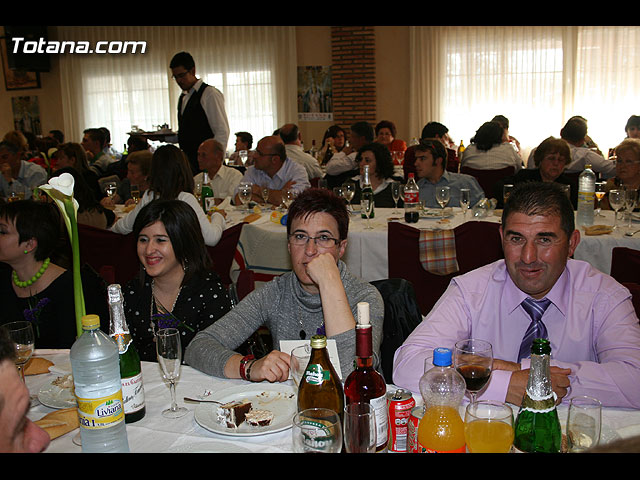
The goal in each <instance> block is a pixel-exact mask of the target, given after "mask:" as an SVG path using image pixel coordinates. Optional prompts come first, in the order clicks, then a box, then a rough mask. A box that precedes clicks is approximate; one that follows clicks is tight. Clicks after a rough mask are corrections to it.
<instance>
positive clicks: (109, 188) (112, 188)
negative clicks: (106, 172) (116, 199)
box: [105, 182, 118, 198]
mask: <svg viewBox="0 0 640 480" xmlns="http://www.w3.org/2000/svg"><path fill="white" fill-rule="evenodd" d="M105 191H106V192H107V196H108V197H109V198H113V196H114V195H115V194H116V192H117V191H118V186H117V185H116V182H108V183H107V185H106V188H105Z"/></svg>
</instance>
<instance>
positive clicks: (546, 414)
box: [513, 338, 562, 453]
mask: <svg viewBox="0 0 640 480" xmlns="http://www.w3.org/2000/svg"><path fill="white" fill-rule="evenodd" d="M550 359H551V345H550V344H549V340H546V339H542V338H536V339H535V340H534V341H533V345H532V346H531V366H530V369H529V380H528V382H527V390H526V392H525V395H524V398H523V400H522V405H521V406H520V411H519V412H518V418H517V419H516V424H515V428H514V430H515V436H514V440H513V446H514V447H515V449H516V450H519V451H521V452H528V453H534V452H535V453H559V452H560V449H561V443H562V430H561V428H560V421H559V420H558V411H557V410H556V402H555V400H556V396H555V394H554V393H553V389H552V388H551V373H550Z"/></svg>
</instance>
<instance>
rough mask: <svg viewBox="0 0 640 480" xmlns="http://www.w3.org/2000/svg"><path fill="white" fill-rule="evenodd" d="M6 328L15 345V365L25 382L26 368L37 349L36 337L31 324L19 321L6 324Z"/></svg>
mask: <svg viewBox="0 0 640 480" xmlns="http://www.w3.org/2000/svg"><path fill="white" fill-rule="evenodd" d="M4 327H5V328H6V329H7V330H8V331H9V336H10V337H11V340H12V341H13V343H14V344H15V348H16V357H15V364H16V367H17V368H18V372H19V373H20V378H22V381H23V382H24V366H25V365H26V363H27V362H28V361H29V359H30V358H31V355H33V350H34V349H35V342H36V340H35V335H34V333H33V326H32V325H31V322H27V321H19V322H10V323H5V324H4Z"/></svg>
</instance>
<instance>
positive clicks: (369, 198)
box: [360, 192, 374, 230]
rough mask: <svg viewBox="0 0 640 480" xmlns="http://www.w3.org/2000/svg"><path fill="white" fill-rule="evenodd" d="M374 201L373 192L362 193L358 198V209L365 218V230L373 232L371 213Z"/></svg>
mask: <svg viewBox="0 0 640 480" xmlns="http://www.w3.org/2000/svg"><path fill="white" fill-rule="evenodd" d="M373 205H374V199H373V192H362V195H361V196H360V208H361V210H362V213H363V214H364V215H365V216H366V217H367V226H366V227H364V229H365V230H373V227H372V226H371V212H372V211H373Z"/></svg>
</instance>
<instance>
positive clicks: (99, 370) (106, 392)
mask: <svg viewBox="0 0 640 480" xmlns="http://www.w3.org/2000/svg"><path fill="white" fill-rule="evenodd" d="M82 329H83V330H84V333H83V334H82V335H81V336H80V338H78V339H77V340H76V341H75V342H74V344H73V346H72V347H71V354H70V358H71V369H72V372H73V383H74V384H75V395H76V400H77V401H78V417H79V420H80V437H81V439H82V452H83V453H128V452H129V441H128V439H127V430H126V425H125V421H124V402H123V401H122V384H121V382H120V354H119V351H118V347H117V345H116V343H115V342H114V341H113V339H111V337H109V336H108V335H107V334H105V333H104V332H102V331H101V330H100V318H99V317H98V316H97V315H85V316H84V317H82Z"/></svg>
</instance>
